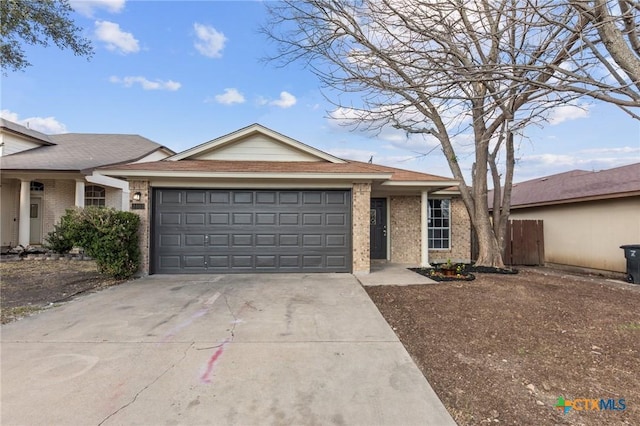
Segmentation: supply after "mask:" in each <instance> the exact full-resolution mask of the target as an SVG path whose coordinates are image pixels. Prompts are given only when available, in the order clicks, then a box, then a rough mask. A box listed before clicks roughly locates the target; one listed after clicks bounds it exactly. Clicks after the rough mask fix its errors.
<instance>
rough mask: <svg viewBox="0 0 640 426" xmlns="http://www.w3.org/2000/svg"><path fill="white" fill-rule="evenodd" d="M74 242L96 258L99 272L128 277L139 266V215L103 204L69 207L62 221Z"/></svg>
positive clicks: (115, 276)
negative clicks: (80, 207) (78, 207)
mask: <svg viewBox="0 0 640 426" xmlns="http://www.w3.org/2000/svg"><path fill="white" fill-rule="evenodd" d="M62 223H67V229H68V231H69V235H70V238H71V240H73V242H74V245H76V246H79V247H82V248H83V249H84V251H85V253H86V254H88V255H89V256H91V257H92V258H94V259H95V260H96V264H97V266H98V271H99V272H100V273H102V274H106V275H109V276H112V277H114V278H129V277H131V276H132V275H133V274H134V273H135V272H136V271H137V270H138V267H139V266H140V248H139V247H138V227H139V225H140V217H139V216H138V215H136V214H134V213H131V212H122V211H118V210H115V209H111V208H104V207H86V208H84V209H73V210H67V213H66V214H65V215H64V216H63V217H62V219H61V224H62Z"/></svg>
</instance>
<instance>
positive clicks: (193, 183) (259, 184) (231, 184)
mask: <svg viewBox="0 0 640 426" xmlns="http://www.w3.org/2000/svg"><path fill="white" fill-rule="evenodd" d="M149 185H151V186H152V187H154V188H185V187H188V188H208V189H211V188H224V189H318V188H321V189H351V188H353V183H351V182H326V181H325V182H306V181H305V182H300V181H295V182H292V181H288V182H281V181H277V182H265V181H264V180H263V181H237V180H225V181H218V180H216V181H213V182H212V181H211V180H206V179H204V180H184V179H182V180H169V179H162V178H160V179H155V178H154V179H151V180H149Z"/></svg>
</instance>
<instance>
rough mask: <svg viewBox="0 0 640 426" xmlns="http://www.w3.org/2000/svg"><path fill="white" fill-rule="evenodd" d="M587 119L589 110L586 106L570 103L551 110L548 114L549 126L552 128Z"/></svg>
mask: <svg viewBox="0 0 640 426" xmlns="http://www.w3.org/2000/svg"><path fill="white" fill-rule="evenodd" d="M587 117H589V108H588V105H587V104H576V103H571V104H567V105H562V106H559V107H556V108H553V109H552V110H551V113H550V114H549V119H548V120H549V124H551V125H552V126H553V125H556V124H560V123H562V122H564V121H569V120H576V119H578V118H587Z"/></svg>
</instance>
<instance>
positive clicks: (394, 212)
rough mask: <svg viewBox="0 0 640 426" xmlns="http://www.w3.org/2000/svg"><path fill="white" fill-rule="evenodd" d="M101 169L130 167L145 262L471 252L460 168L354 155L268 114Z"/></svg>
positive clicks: (282, 264)
mask: <svg viewBox="0 0 640 426" xmlns="http://www.w3.org/2000/svg"><path fill="white" fill-rule="evenodd" d="M96 172H99V173H101V174H102V175H105V176H110V177H111V178H112V179H113V178H120V179H126V180H127V181H128V182H129V184H130V191H131V197H132V200H133V199H136V200H139V201H136V202H134V204H132V207H133V208H132V211H133V212H136V213H138V214H139V215H140V216H141V218H142V222H143V230H144V232H143V235H142V239H141V248H142V252H143V265H142V272H143V273H152V274H153V273H160V274H162V273H234V272H354V273H367V272H369V270H370V261H371V259H388V260H390V261H392V262H399V263H407V264H413V265H428V264H429V262H430V261H432V262H433V261H436V260H439V261H446V260H447V259H452V260H456V261H469V258H470V222H469V216H468V214H467V212H466V210H465V207H464V205H463V203H462V201H461V199H460V198H459V193H458V191H457V188H456V187H457V184H458V183H457V182H456V181H455V180H452V179H449V178H444V177H440V176H434V175H429V174H424V173H418V172H412V171H407V170H401V169H396V168H391V167H385V166H380V165H375V164H369V163H361V162H357V161H348V160H343V159H340V158H337V157H334V156H332V155H330V154H327V153H325V152H322V151H320V150H318V149H315V148H313V147H310V146H308V145H305V144H303V143H300V142H298V141H296V140H294V139H291V138H289V137H287V136H284V135H282V134H280V133H277V132H274V131H272V130H270V129H267V128H265V127H263V126H260V125H258V124H254V125H251V126H248V127H246V128H243V129H240V130H238V131H236V132H233V133H230V134H228V135H225V136H222V137H220V138H217V139H214V140H212V141H210V142H206V143H204V144H201V145H198V146H196V147H194V148H191V149H188V150H186V151H184V152H181V153H179V154H176V155H174V156H171V157H169V158H166V159H163V160H161V161H153V162H145V163H135V164H126V165H118V166H107V167H102V168H100V169H99V170H97V171H96ZM428 212H429V213H428ZM427 214H429V219H427ZM428 247H429V248H428Z"/></svg>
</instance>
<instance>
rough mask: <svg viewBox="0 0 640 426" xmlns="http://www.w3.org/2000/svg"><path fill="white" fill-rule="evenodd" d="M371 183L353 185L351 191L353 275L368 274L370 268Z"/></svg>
mask: <svg viewBox="0 0 640 426" xmlns="http://www.w3.org/2000/svg"><path fill="white" fill-rule="evenodd" d="M370 210H371V183H354V184H353V190H352V208H351V211H352V218H351V220H352V244H353V247H352V250H353V261H352V262H353V263H352V270H353V273H354V274H356V273H361V274H368V273H369V272H370V267H371V256H370V253H369V250H370V245H369V244H370V238H371V235H370V226H371V223H370V221H371V215H370Z"/></svg>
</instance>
